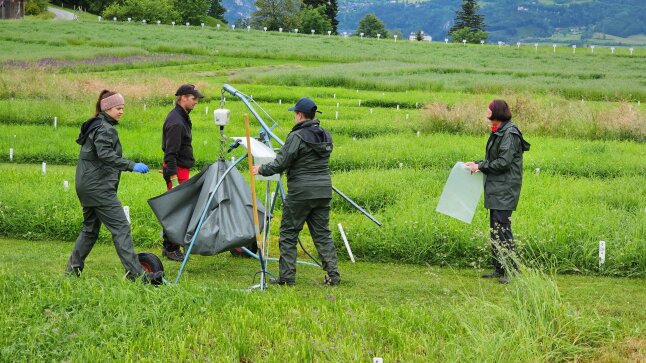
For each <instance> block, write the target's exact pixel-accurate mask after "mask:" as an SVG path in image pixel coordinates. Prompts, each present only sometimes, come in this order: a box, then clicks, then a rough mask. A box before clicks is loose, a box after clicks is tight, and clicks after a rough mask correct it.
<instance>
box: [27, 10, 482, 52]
mask: <svg viewBox="0 0 646 363" xmlns="http://www.w3.org/2000/svg"><path fill="white" fill-rule="evenodd" d="M29 3H33V4H39V6H40V8H41V9H43V8H46V6H44V5H43V4H42V3H45V0H31V1H30V2H29ZM65 3H67V4H68V6H69V5H73V6H74V7H79V8H82V9H84V10H86V11H88V12H91V13H95V14H101V15H102V16H103V17H104V18H106V19H112V18H118V19H125V18H130V19H132V20H133V21H142V20H147V21H153V22H154V21H161V22H162V23H166V24H168V23H171V22H175V23H177V24H183V23H187V22H188V23H191V24H200V23H206V24H209V25H212V23H213V22H221V23H226V20H225V18H224V13H225V11H226V10H225V8H224V7H223V6H222V4H221V0H66V1H65ZM255 7H256V10H255V11H254V12H253V13H252V15H251V17H250V18H248V19H238V20H237V21H236V23H235V24H234V25H236V26H237V27H239V28H240V27H247V26H249V27H253V28H254V29H259V30H266V31H294V30H296V29H301V32H306V33H309V32H311V31H314V32H315V33H317V34H327V33H329V34H337V32H338V24H339V21H338V19H337V17H338V12H339V10H338V4H337V0H256V1H255ZM478 9H479V5H478V3H477V1H476V0H462V6H461V10H459V11H458V12H457V13H456V19H455V25H454V26H453V27H452V28H451V30H450V32H449V34H450V35H451V37H452V39H453V40H454V41H462V40H467V41H468V42H470V43H477V42H479V41H481V40H486V39H487V33H486V32H485V31H484V16H483V15H480V14H478V13H477V11H478ZM355 35H356V36H362V37H369V38H377V37H382V38H387V37H389V36H391V35H397V36H398V37H399V38H400V39H401V38H402V37H403V35H402V34H401V32H400V31H399V30H396V29H395V30H391V31H388V30H387V29H386V26H385V24H384V22H383V21H382V20H381V19H379V18H378V17H377V16H376V15H375V14H374V13H371V14H367V15H366V16H364V17H363V19H361V21H360V22H359V25H358V28H357V30H356V32H355ZM422 35H423V32H422V31H421V30H420V31H418V34H417V37H416V38H417V40H422V39H423V36H422Z"/></svg>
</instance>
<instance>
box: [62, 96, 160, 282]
mask: <svg viewBox="0 0 646 363" xmlns="http://www.w3.org/2000/svg"><path fill="white" fill-rule="evenodd" d="M124 103H125V101H124V99H123V96H121V95H120V94H119V93H115V92H110V91H108V90H104V91H102V92H101V94H100V95H99V100H98V101H97V104H96V114H95V115H94V117H92V118H91V119H89V120H87V121H86V122H85V123H83V125H82V126H81V132H80V134H79V137H78V139H77V140H76V142H77V143H78V144H79V145H81V151H80V153H79V160H78V164H77V166H76V194H77V196H78V198H79V201H80V202H81V206H82V207H83V229H82V230H81V233H80V234H79V237H78V238H77V240H76V244H75V245H74V250H73V251H72V254H71V256H70V258H69V261H68V263H67V269H66V270H67V273H68V274H71V275H76V276H80V275H81V273H82V271H83V269H84V267H85V259H86V258H87V256H88V255H89V254H90V251H92V247H94V243H95V242H96V240H97V237H98V235H99V229H100V227H101V224H104V225H105V226H106V227H107V228H108V230H109V231H110V233H112V240H113V242H114V246H115V248H116V250H117V255H118V256H119V259H120V260H121V263H122V264H123V267H124V268H125V270H126V277H127V278H129V279H131V280H134V279H136V278H139V277H142V278H143V281H144V282H153V283H158V282H159V281H161V278H162V277H163V272H161V271H159V272H156V273H148V272H145V271H144V270H143V267H142V266H141V264H140V263H139V259H138V258H137V255H136V254H135V251H134V246H133V241H132V236H131V234H130V223H129V222H128V219H127V218H126V215H125V212H124V210H123V207H122V206H121V201H119V198H117V189H118V188H119V180H120V177H121V172H122V171H134V172H137V173H147V172H148V167H147V166H146V165H145V164H143V163H135V162H134V161H130V160H126V159H124V158H123V157H122V149H121V142H120V141H119V135H118V133H117V130H116V129H115V128H114V126H115V125H117V124H118V123H119V120H120V119H121V116H122V115H123V110H124Z"/></svg>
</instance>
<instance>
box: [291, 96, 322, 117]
mask: <svg viewBox="0 0 646 363" xmlns="http://www.w3.org/2000/svg"><path fill="white" fill-rule="evenodd" d="M316 109H317V107H316V103H314V101H312V99H311V98H307V97H303V98H301V99H300V100H298V102H296V104H295V105H294V106H293V107H290V108H288V109H287V110H288V111H296V112H302V113H304V114H306V115H312V114H315V113H317V112H318V113H323V112H321V111H317V110H316Z"/></svg>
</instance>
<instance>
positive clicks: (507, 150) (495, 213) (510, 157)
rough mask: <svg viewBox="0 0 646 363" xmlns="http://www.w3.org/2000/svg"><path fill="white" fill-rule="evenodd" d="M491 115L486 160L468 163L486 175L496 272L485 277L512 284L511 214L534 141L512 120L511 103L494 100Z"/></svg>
mask: <svg viewBox="0 0 646 363" xmlns="http://www.w3.org/2000/svg"><path fill="white" fill-rule="evenodd" d="M487 118H488V119H489V120H490V121H491V134H490V135H489V140H488V141H487V146H486V152H485V160H481V161H478V162H468V163H466V164H465V165H467V166H468V167H470V168H471V172H472V173H476V172H481V173H483V174H484V178H483V179H484V189H485V192H484V200H485V208H487V209H489V228H490V229H489V231H490V235H491V250H492V263H493V266H494V268H495V269H494V271H493V272H491V273H488V274H485V275H483V276H482V277H483V278H493V277H497V278H499V282H500V283H503V284H505V283H509V281H510V271H509V270H510V269H514V270H518V266H517V265H516V262H515V259H516V257H515V256H516V246H515V243H514V236H513V234H512V231H511V214H512V212H513V211H515V210H516V207H517V206H518V200H519V199H520V190H521V187H522V184H523V153H524V152H525V151H529V147H530V144H529V143H528V142H527V141H525V139H524V138H523V134H522V133H521V132H520V130H519V129H518V127H517V126H516V125H514V123H513V122H512V121H511V110H510V109H509V106H508V105H507V102H505V101H503V100H494V101H492V102H491V103H490V104H489V108H488V110H487Z"/></svg>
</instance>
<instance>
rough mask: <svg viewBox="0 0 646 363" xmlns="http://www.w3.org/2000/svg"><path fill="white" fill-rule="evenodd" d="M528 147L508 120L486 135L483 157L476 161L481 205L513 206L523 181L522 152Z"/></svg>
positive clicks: (510, 207) (499, 207)
mask: <svg viewBox="0 0 646 363" xmlns="http://www.w3.org/2000/svg"><path fill="white" fill-rule="evenodd" d="M529 147H530V144H529V143H528V142H527V141H525V139H523V134H522V133H521V132H520V130H518V128H517V127H516V125H514V123H513V122H511V121H507V122H505V123H503V124H502V125H501V126H500V128H499V129H498V131H496V132H492V133H491V135H489V140H488V141H487V148H486V156H485V160H483V161H479V162H478V169H479V170H480V171H481V172H482V173H483V174H484V178H483V179H484V189H485V193H484V195H485V196H484V200H485V208H487V209H498V210H516V207H517V206H518V199H519V198H520V189H521V186H522V184H523V153H524V152H525V151H528V150H529Z"/></svg>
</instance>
